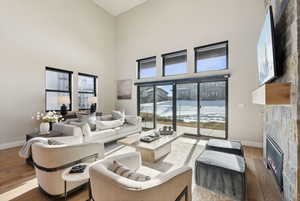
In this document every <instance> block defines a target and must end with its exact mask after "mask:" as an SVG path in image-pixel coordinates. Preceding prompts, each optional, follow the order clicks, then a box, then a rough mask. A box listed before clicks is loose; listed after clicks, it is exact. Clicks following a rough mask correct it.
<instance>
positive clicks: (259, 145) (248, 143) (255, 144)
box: [242, 140, 263, 148]
mask: <svg viewBox="0 0 300 201" xmlns="http://www.w3.org/2000/svg"><path fill="white" fill-rule="evenodd" d="M242 144H243V145H244V146H248V147H257V148H263V143H262V142H254V141H245V140H242Z"/></svg>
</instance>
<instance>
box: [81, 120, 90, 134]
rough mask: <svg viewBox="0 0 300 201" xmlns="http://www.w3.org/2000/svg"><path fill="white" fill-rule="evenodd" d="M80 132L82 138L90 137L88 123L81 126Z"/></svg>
mask: <svg viewBox="0 0 300 201" xmlns="http://www.w3.org/2000/svg"><path fill="white" fill-rule="evenodd" d="M81 131H82V134H83V137H90V136H91V128H90V126H89V124H88V123H85V124H83V125H82V126H81Z"/></svg>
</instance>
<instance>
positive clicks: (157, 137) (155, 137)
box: [140, 135, 160, 143]
mask: <svg viewBox="0 0 300 201" xmlns="http://www.w3.org/2000/svg"><path fill="white" fill-rule="evenodd" d="M159 138H160V136H153V135H147V136H145V137H142V138H141V139H140V141H142V142H146V143H150V142H153V141H155V140H158V139H159Z"/></svg>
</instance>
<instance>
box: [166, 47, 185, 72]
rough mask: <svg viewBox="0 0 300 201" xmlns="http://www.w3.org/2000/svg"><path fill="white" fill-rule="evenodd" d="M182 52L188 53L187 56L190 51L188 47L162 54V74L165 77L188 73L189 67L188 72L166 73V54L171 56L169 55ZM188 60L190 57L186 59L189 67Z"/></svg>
mask: <svg viewBox="0 0 300 201" xmlns="http://www.w3.org/2000/svg"><path fill="white" fill-rule="evenodd" d="M182 52H185V53H186V57H187V56H188V51H187V49H184V50H179V51H175V52H170V53H165V54H162V55H161V58H162V76H163V77H168V76H178V75H184V74H187V73H188V69H187V72H186V73H182V74H177V75H166V72H165V57H166V56H169V55H172V54H178V53H182ZM187 61H188V59H186V67H187V68H188V64H187Z"/></svg>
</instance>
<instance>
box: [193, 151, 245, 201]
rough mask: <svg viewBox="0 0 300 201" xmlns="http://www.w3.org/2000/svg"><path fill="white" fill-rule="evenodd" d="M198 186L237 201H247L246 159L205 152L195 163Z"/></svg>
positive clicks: (221, 153) (215, 152)
mask: <svg viewBox="0 0 300 201" xmlns="http://www.w3.org/2000/svg"><path fill="white" fill-rule="evenodd" d="M195 163H196V164H195V166H196V167H195V177H196V178H195V179H196V184H197V185H200V186H202V187H204V188H207V189H209V190H211V191H214V192H216V193H221V194H224V195H226V196H229V197H231V198H233V199H236V200H241V201H243V200H245V191H246V182H245V181H246V178H245V169H246V164H245V159H244V158H243V157H241V156H238V155H235V154H228V153H223V152H218V151H210V150H205V151H203V152H202V153H201V155H200V156H199V157H198V158H197V160H196V162H195Z"/></svg>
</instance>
